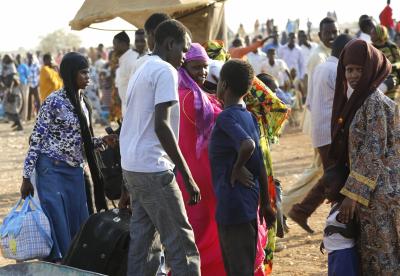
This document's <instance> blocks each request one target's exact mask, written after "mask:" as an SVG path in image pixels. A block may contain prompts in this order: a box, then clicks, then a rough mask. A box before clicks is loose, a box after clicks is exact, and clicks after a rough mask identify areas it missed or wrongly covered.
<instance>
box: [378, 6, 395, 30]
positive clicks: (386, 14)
mask: <svg viewBox="0 0 400 276" xmlns="http://www.w3.org/2000/svg"><path fill="white" fill-rule="evenodd" d="M392 15H393V12H392V8H391V7H390V6H389V5H387V6H386V7H385V8H384V9H383V11H382V12H381V13H380V14H379V20H380V21H381V24H382V25H383V26H385V27H387V28H393V27H394V22H393V19H392Z"/></svg>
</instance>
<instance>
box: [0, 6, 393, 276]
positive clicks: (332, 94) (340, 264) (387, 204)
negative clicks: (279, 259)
mask: <svg viewBox="0 0 400 276" xmlns="http://www.w3.org/2000/svg"><path fill="white" fill-rule="evenodd" d="M381 21H382V19H381ZM381 23H382V24H377V23H376V22H375V21H374V20H373V19H372V17H370V16H366V15H363V16H361V17H360V20H359V26H360V32H359V33H357V34H356V35H354V36H352V35H350V34H348V33H346V32H345V33H344V34H341V31H340V29H339V26H338V24H337V21H336V19H335V18H334V17H326V18H324V19H322V20H321V22H320V25H319V32H318V37H319V42H318V43H317V42H314V41H311V35H310V28H309V29H308V30H307V31H305V30H298V29H297V28H296V24H293V26H292V25H290V28H289V29H290V30H291V31H290V32H289V33H287V35H282V37H283V36H284V37H285V39H286V41H283V42H282V41H281V40H280V39H279V35H280V34H279V32H278V28H277V26H274V25H273V20H268V22H267V24H266V25H265V26H264V25H262V28H261V29H262V30H260V31H258V27H257V28H255V29H256V31H255V32H254V34H253V37H252V38H250V37H247V39H246V34H245V33H243V31H242V30H240V31H239V32H238V34H237V36H236V37H235V38H234V39H233V41H232V44H231V47H228V48H229V49H226V48H225V45H224V42H223V41H219V40H212V41H207V42H202V44H199V43H195V42H192V37H191V34H190V31H189V30H188V29H187V28H186V27H185V26H184V25H183V24H182V23H180V22H179V21H177V20H173V19H171V18H170V17H169V16H168V15H166V14H163V13H156V14H153V15H151V16H150V17H149V18H148V19H147V21H146V23H145V25H144V30H138V31H136V33H135V41H134V44H135V47H134V49H132V48H131V41H130V38H129V36H128V34H127V33H126V32H120V33H118V34H117V35H115V36H114V38H113V41H112V42H113V49H112V50H111V51H110V52H109V53H107V52H106V51H105V50H104V47H103V45H102V44H100V45H99V46H98V47H97V49H93V48H92V49H89V51H81V52H77V51H69V52H68V53H65V54H62V53H59V54H58V55H57V56H56V58H55V61H53V58H52V56H51V55H50V54H45V55H43V58H42V61H43V63H42V65H41V64H40V62H39V61H38V60H37V58H36V57H35V56H34V55H33V54H30V53H28V54H27V56H26V58H27V62H26V63H24V61H23V60H24V59H23V58H22V57H21V56H16V57H15V59H14V58H13V57H12V56H11V55H4V57H3V59H2V60H3V62H2V70H1V72H2V73H1V76H2V78H1V80H2V83H3V86H4V87H6V88H8V90H7V91H6V95H7V93H9V94H10V95H11V94H12V93H11V92H10V91H13V87H14V86H19V87H21V90H22V91H23V95H24V98H25V97H26V102H25V99H24V103H26V105H25V106H24V107H23V108H24V111H22V112H19V111H18V110H17V105H16V104H15V102H13V101H12V100H3V104H4V105H5V106H7V105H8V107H7V108H5V111H6V114H7V117H8V119H9V120H10V121H13V122H14V126H15V130H21V129H22V124H21V118H20V116H22V120H29V119H31V118H33V117H36V122H35V126H34V128H33V131H32V134H31V136H30V146H29V150H28V154H27V157H26V159H25V162H24V170H23V181H22V185H21V195H22V197H24V198H25V197H26V196H28V195H29V194H33V193H35V192H36V193H37V194H38V196H39V199H40V202H41V205H42V208H43V210H44V212H45V213H46V215H47V217H48V218H49V221H50V224H51V230H52V238H53V241H54V246H53V249H52V252H51V254H50V255H49V257H48V258H47V260H48V261H51V262H60V261H61V259H62V258H63V256H65V254H66V252H67V250H68V247H69V246H70V244H71V241H72V239H73V237H74V235H75V234H76V233H77V232H78V230H79V227H80V226H81V225H82V224H83V223H84V222H85V220H86V219H87V218H88V216H89V214H90V213H92V212H93V206H92V205H93V203H92V201H91V196H90V184H89V185H88V183H87V178H88V177H89V178H91V180H90V181H89V182H91V183H93V186H94V187H96V185H97V184H98V183H100V182H101V181H102V179H101V173H100V170H99V164H98V160H97V158H96V152H98V151H101V150H104V149H105V148H107V147H115V146H117V145H118V142H119V147H120V153H121V166H122V169H123V176H124V185H123V191H122V195H121V198H120V201H119V205H118V207H119V208H130V209H131V212H132V217H131V224H130V234H131V235H130V236H131V240H130V244H129V255H128V271H127V274H128V275H155V274H156V273H157V271H159V267H160V266H161V265H163V264H162V262H161V257H160V254H161V255H165V258H166V265H167V267H169V268H170V270H171V271H172V273H173V275H201V274H203V275H269V274H271V273H272V268H273V258H274V252H276V251H278V250H282V249H283V248H280V247H279V243H278V242H277V241H278V240H279V239H278V238H282V237H283V236H284V235H285V233H287V232H288V231H289V229H288V227H287V225H286V219H287V217H289V218H291V219H292V220H293V221H295V222H296V223H297V224H299V225H300V226H301V227H302V228H303V229H304V230H306V231H307V232H310V233H312V232H313V230H312V228H311V227H310V226H309V225H308V222H307V220H308V218H309V217H310V216H311V215H312V213H313V212H314V211H315V210H316V209H317V208H318V206H320V205H321V204H322V203H323V202H324V201H325V200H326V199H328V200H329V201H330V203H331V211H330V213H329V215H328V218H327V221H326V227H325V230H324V235H323V237H322V239H323V242H322V245H321V248H322V249H325V250H326V251H327V252H328V273H329V275H361V274H362V275H397V274H399V273H400V267H399V263H400V244H399V239H400V232H399V228H400V221H399V217H400V167H399V166H400V114H399V107H398V104H399V91H400V79H399V77H400V76H399V74H400V71H399V70H400V67H399V66H398V65H399V64H398V63H399V62H400V54H399V49H398V46H396V44H395V43H393V42H392V39H395V37H396V36H397V34H395V33H394V32H392V31H391V29H390V30H389V29H388V27H390V28H392V27H393V26H385V24H384V22H381ZM258 24H259V23H258ZM256 25H257V24H256ZM8 97H9V96H8ZM25 109H26V110H25ZM105 111H109V112H108V113H107V112H105ZM303 111H304V112H303ZM96 113H97V115H96ZM104 113H106V114H108V115H106V116H104V115H103V114H104ZM303 113H304V114H305V116H304V118H303V117H302V116H301V115H302V114H303ZM96 120H97V122H99V123H103V124H108V123H109V121H112V120H121V121H122V126H121V132H120V134H119V136H117V135H116V134H110V135H106V136H103V137H96V136H95V135H94V132H93V127H92V121H96ZM286 121H289V123H290V124H292V125H294V126H300V125H302V126H303V129H304V131H305V132H307V133H309V134H310V136H311V140H312V145H313V147H314V149H315V160H316V161H315V164H314V166H315V172H317V170H318V168H319V169H320V170H322V175H323V176H322V177H321V178H320V179H318V181H316V182H310V183H307V185H306V186H308V187H309V188H308V189H304V192H303V194H302V196H301V199H300V200H298V201H296V202H294V201H293V202H291V204H289V205H290V208H288V209H287V210H285V208H283V206H284V205H285V204H288V203H287V202H285V200H286V201H289V199H288V197H285V195H283V194H282V187H281V183H280V182H279V181H278V180H277V179H276V178H275V176H274V172H273V166H272V163H273V162H272V158H271V150H270V145H271V144H272V143H275V142H276V141H277V139H278V137H279V134H280V133H281V130H282V128H283V127H284V126H285V123H286ZM88 187H89V188H88ZM94 192H95V193H96V190H95V191H94ZM288 193H290V191H289V192H288ZM106 205H107V203H106V202H105V201H96V202H95V206H96V209H97V210H101V209H105V208H106ZM283 250H284V249H283ZM150 259H151V260H153V261H150ZM154 259H156V260H157V261H154Z"/></svg>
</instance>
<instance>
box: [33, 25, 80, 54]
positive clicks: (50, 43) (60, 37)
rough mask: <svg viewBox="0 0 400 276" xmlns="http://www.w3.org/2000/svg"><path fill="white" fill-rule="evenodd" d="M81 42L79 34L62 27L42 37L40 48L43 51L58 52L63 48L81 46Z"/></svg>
mask: <svg viewBox="0 0 400 276" xmlns="http://www.w3.org/2000/svg"><path fill="white" fill-rule="evenodd" d="M80 44H81V39H80V38H79V36H77V35H76V34H72V33H67V32H65V31H64V30H62V29H60V30H56V31H54V32H52V33H49V34H47V35H46V36H44V37H41V41H40V43H39V50H40V51H42V53H56V52H57V51H59V50H63V49H73V48H79V46H80Z"/></svg>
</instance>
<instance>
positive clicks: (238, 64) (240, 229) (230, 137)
mask: <svg viewBox="0 0 400 276" xmlns="http://www.w3.org/2000/svg"><path fill="white" fill-rule="evenodd" d="M253 78H254V72H253V69H252V68H251V65H250V64H249V63H247V62H245V61H242V60H236V59H233V60H230V61H228V62H227V63H225V64H224V66H223V67H222V69H221V72H220V80H219V82H218V86H217V96H218V98H219V99H221V100H222V101H223V102H224V110H223V111H222V112H221V114H220V115H219V116H218V118H217V121H216V124H215V126H214V129H213V131H212V134H211V139H210V144H209V159H210V164H211V172H212V178H213V186H214V191H215V194H216V197H217V210H216V220H217V224H218V235H219V239H220V245H221V250H222V256H223V259H224V266H225V270H226V273H227V275H228V276H230V275H240V276H247V275H254V264H255V258H256V249H257V234H258V228H257V215H258V212H257V210H258V207H259V204H260V219H261V221H262V220H263V218H265V219H266V222H267V225H272V223H273V222H274V220H275V217H274V212H273V211H272V209H271V206H270V204H269V196H268V189H267V185H268V184H267V174H266V169H265V166H264V162H263V156H262V154H261V150H260V146H259V129H258V125H257V122H256V120H255V118H254V117H253V116H252V115H251V113H250V112H248V111H247V110H246V108H245V104H244V102H243V96H244V95H245V94H246V93H247V91H248V89H249V88H250V85H251V83H252V80H253Z"/></svg>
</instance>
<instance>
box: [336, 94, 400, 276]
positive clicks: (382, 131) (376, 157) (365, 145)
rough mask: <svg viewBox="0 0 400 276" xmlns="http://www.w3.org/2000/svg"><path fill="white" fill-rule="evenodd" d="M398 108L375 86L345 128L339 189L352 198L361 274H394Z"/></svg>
mask: <svg viewBox="0 0 400 276" xmlns="http://www.w3.org/2000/svg"><path fill="white" fill-rule="evenodd" d="M399 141H400V114H399V108H398V106H397V105H396V104H395V103H394V102H393V101H391V100H390V99H389V98H387V97H386V96H384V95H383V94H382V93H381V92H375V93H373V94H371V96H370V97H369V98H367V99H366V101H365V102H364V104H363V105H362V106H361V108H360V109H359V110H358V111H357V113H356V115H355V117H354V119H353V121H352V124H351V126H350V131H349V157H350V170H351V172H350V175H349V177H348V179H347V182H346V184H345V186H344V188H343V189H342V190H341V193H342V194H343V195H345V196H347V197H349V198H351V199H353V200H355V201H357V202H358V203H359V204H358V217H359V221H360V224H361V225H360V226H361V227H360V239H359V249H360V254H361V261H362V270H363V273H364V274H365V275H400V266H399V263H400V254H399V252H400V244H399V240H400V143H399Z"/></svg>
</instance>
